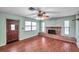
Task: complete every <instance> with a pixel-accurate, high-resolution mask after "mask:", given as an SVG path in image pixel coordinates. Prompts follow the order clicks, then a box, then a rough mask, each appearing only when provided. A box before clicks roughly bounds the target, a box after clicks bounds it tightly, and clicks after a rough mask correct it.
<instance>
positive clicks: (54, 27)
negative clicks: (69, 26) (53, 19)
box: [46, 26, 61, 35]
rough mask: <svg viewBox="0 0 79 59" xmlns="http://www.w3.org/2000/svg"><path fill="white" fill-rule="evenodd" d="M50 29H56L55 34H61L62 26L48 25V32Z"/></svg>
mask: <svg viewBox="0 0 79 59" xmlns="http://www.w3.org/2000/svg"><path fill="white" fill-rule="evenodd" d="M49 30H55V32H56V34H55V35H61V27H59V26H51V27H46V33H48V31H49ZM48 34H49V33H48Z"/></svg>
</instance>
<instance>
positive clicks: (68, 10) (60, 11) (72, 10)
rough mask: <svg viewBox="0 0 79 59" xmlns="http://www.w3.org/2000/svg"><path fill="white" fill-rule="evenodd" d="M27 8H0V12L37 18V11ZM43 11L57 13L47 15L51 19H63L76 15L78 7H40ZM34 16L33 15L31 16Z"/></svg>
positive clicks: (78, 10)
mask: <svg viewBox="0 0 79 59" xmlns="http://www.w3.org/2000/svg"><path fill="white" fill-rule="evenodd" d="M28 8H29V7H0V12H5V13H10V14H15V15H19V16H25V17H31V18H36V17H37V11H31V10H28ZM40 8H41V9H42V10H43V11H51V12H57V13H47V15H49V16H50V18H51V17H63V16H70V15H74V14H77V13H78V12H79V7H40ZM32 14H34V15H32Z"/></svg>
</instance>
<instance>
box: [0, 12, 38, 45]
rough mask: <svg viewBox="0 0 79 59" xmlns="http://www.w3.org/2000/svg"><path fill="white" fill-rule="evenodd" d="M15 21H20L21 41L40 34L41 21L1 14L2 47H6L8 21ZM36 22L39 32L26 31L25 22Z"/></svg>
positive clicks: (0, 35) (0, 36)
mask: <svg viewBox="0 0 79 59" xmlns="http://www.w3.org/2000/svg"><path fill="white" fill-rule="evenodd" d="M7 18H8V19H14V20H20V23H19V26H20V27H19V40H22V39H25V38H29V37H32V36H35V35H37V34H38V32H39V21H36V20H34V19H30V18H26V17H22V16H17V15H12V14H6V13H0V46H3V45H6V19H7ZM25 20H28V21H36V22H37V30H35V31H29V32H26V31H24V29H23V28H24V21H25Z"/></svg>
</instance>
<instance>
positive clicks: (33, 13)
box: [26, 13, 36, 16]
mask: <svg viewBox="0 0 79 59" xmlns="http://www.w3.org/2000/svg"><path fill="white" fill-rule="evenodd" d="M30 15H36V14H35V13H32V14H28V15H26V16H30Z"/></svg>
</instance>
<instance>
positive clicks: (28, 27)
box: [25, 21, 37, 31]
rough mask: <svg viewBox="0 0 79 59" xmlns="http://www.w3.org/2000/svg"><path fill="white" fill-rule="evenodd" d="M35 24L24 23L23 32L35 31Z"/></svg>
mask: <svg viewBox="0 0 79 59" xmlns="http://www.w3.org/2000/svg"><path fill="white" fill-rule="evenodd" d="M36 25H37V24H36V22H31V21H25V31H31V30H36Z"/></svg>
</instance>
